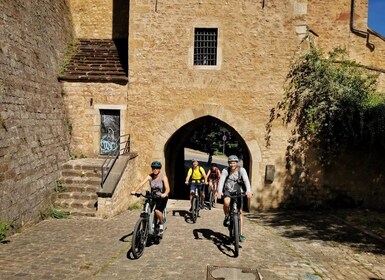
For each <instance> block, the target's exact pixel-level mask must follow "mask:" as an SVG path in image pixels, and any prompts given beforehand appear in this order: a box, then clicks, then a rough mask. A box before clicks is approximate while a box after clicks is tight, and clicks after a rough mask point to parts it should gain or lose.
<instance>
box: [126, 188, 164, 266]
mask: <svg viewBox="0 0 385 280" xmlns="http://www.w3.org/2000/svg"><path fill="white" fill-rule="evenodd" d="M134 195H135V196H137V197H141V196H143V197H144V198H145V201H144V206H143V211H142V212H141V213H140V217H139V219H138V221H137V222H136V224H135V227H134V231H133V233H132V240H131V250H132V254H133V255H134V257H135V258H136V259H139V258H140V257H141V256H142V255H143V251H144V248H145V247H146V245H147V241H148V240H149V238H150V239H154V241H155V243H159V241H160V239H162V238H163V233H159V225H158V224H157V217H156V215H155V211H154V208H155V198H158V197H159V196H157V195H155V194H152V193H151V192H149V191H146V194H142V193H136V194H134ZM166 220H167V210H166V209H164V211H163V224H165V223H166Z"/></svg>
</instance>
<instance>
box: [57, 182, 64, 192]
mask: <svg viewBox="0 0 385 280" xmlns="http://www.w3.org/2000/svg"><path fill="white" fill-rule="evenodd" d="M55 191H56V192H64V191H65V188H64V186H63V181H62V180H56V186H55Z"/></svg>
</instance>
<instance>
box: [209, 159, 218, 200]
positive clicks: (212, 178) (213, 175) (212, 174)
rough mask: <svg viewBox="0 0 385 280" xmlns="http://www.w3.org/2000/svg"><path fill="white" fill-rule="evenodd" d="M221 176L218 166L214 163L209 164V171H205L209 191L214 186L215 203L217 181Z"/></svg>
mask: <svg viewBox="0 0 385 280" xmlns="http://www.w3.org/2000/svg"><path fill="white" fill-rule="evenodd" d="M220 178H221V171H219V168H218V167H217V165H216V164H215V163H212V164H211V167H210V170H209V172H207V179H208V183H209V189H208V191H209V192H210V191H211V189H212V188H214V195H215V203H217V190H218V182H219V179H220Z"/></svg>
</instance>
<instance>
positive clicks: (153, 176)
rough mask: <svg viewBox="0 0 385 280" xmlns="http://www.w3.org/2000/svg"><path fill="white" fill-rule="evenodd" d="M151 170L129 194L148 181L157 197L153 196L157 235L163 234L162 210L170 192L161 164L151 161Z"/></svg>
mask: <svg viewBox="0 0 385 280" xmlns="http://www.w3.org/2000/svg"><path fill="white" fill-rule="evenodd" d="M151 168H152V172H151V173H150V174H149V175H147V176H146V178H145V179H144V180H143V181H142V182H141V183H140V184H139V185H138V186H137V187H136V188H135V190H134V191H132V192H131V194H135V193H137V192H138V191H139V190H140V189H141V188H142V187H143V186H144V184H145V183H147V182H149V183H150V187H151V192H152V193H153V194H156V195H157V196H158V197H157V198H155V215H156V217H157V219H158V226H159V231H158V232H159V235H161V234H163V211H164V209H165V208H166V205H167V201H168V194H169V193H170V184H169V183H168V178H167V176H166V174H163V173H162V172H161V171H160V170H161V168H162V164H161V163H160V162H159V161H153V162H152V163H151Z"/></svg>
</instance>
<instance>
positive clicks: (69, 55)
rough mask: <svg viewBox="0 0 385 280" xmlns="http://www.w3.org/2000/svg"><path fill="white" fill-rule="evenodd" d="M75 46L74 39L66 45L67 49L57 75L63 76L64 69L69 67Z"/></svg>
mask: <svg viewBox="0 0 385 280" xmlns="http://www.w3.org/2000/svg"><path fill="white" fill-rule="evenodd" d="M77 45H78V40H76V39H74V40H72V41H71V42H69V44H68V45H67V48H66V50H65V54H64V57H63V60H62V64H61V67H60V74H59V75H63V74H64V72H65V69H66V68H67V66H68V65H69V63H70V61H71V58H72V56H73V55H74V54H75V53H76V50H77Z"/></svg>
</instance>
